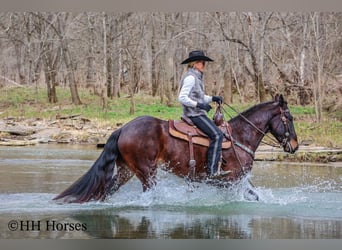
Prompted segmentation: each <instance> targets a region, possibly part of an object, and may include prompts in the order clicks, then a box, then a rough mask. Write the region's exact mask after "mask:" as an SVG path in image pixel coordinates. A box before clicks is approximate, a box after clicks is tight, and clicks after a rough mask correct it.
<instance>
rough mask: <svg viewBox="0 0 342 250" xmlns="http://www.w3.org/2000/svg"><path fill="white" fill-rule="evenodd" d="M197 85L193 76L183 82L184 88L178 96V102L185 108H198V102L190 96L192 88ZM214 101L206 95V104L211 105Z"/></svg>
mask: <svg viewBox="0 0 342 250" xmlns="http://www.w3.org/2000/svg"><path fill="white" fill-rule="evenodd" d="M194 85H195V78H194V77H193V76H191V75H190V76H187V77H186V78H184V80H183V86H182V88H181V90H180V92H179V95H178V101H179V102H180V103H181V104H183V105H184V106H188V107H196V105H197V102H196V101H194V100H192V99H191V98H190V97H189V95H190V91H191V90H192V88H193V87H194ZM211 101H212V97H211V96H208V95H205V96H204V102H206V103H209V102H211Z"/></svg>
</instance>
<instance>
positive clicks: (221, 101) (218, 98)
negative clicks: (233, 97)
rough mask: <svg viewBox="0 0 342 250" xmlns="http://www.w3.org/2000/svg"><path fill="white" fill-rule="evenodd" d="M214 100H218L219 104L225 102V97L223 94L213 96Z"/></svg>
mask: <svg viewBox="0 0 342 250" xmlns="http://www.w3.org/2000/svg"><path fill="white" fill-rule="evenodd" d="M212 99H213V102H217V103H218V104H222V103H223V97H222V96H213V98H212Z"/></svg>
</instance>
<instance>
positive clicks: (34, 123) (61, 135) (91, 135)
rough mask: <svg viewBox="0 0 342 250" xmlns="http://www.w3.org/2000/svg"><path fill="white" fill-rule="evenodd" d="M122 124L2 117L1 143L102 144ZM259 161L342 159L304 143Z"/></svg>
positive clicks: (263, 152) (268, 150)
mask: <svg viewBox="0 0 342 250" xmlns="http://www.w3.org/2000/svg"><path fill="white" fill-rule="evenodd" d="M122 125H123V124H115V125H112V124H109V123H106V122H103V121H98V120H96V119H94V120H90V119H87V118H84V117H83V116H82V115H80V114H74V115H68V116H59V117H56V119H53V120H50V119H38V118H36V119H33V118H31V119H18V118H14V117H12V118H11V117H7V118H5V119H0V146H32V145H37V144H40V143H56V144H90V145H94V147H97V146H98V147H102V146H103V145H104V144H105V142H106V141H107V139H108V138H109V136H110V135H111V133H112V132H113V131H114V130H115V129H117V128H119V127H120V126H122ZM255 160H256V161H263V160H267V161H296V162H324V163H326V162H342V149H341V148H336V147H326V146H317V145H310V141H307V140H306V141H305V142H302V145H300V148H299V150H298V151H297V152H296V154H293V155H290V154H286V153H284V152H283V150H282V149H281V148H278V147H277V148H274V147H270V146H267V145H260V147H259V148H258V150H257V152H256V157H255Z"/></svg>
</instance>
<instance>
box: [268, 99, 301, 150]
mask: <svg viewBox="0 0 342 250" xmlns="http://www.w3.org/2000/svg"><path fill="white" fill-rule="evenodd" d="M274 101H275V105H277V106H278V107H279V112H278V113H277V115H275V116H273V118H272V119H271V121H270V127H269V128H270V132H271V134H272V135H273V136H274V137H275V138H276V139H277V141H278V142H279V143H280V144H281V145H282V147H283V149H284V151H285V152H288V153H291V154H293V153H295V152H296V151H297V149H298V141H297V135H296V131H295V128H294V126H293V117H292V115H291V113H290V110H289V108H288V107H287V102H286V101H285V100H284V97H283V96H282V95H278V94H277V95H276V96H275V99H274Z"/></svg>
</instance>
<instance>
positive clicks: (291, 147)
mask: <svg viewBox="0 0 342 250" xmlns="http://www.w3.org/2000/svg"><path fill="white" fill-rule="evenodd" d="M298 147H299V144H298V141H297V140H294V139H291V140H290V141H287V142H286V143H285V145H284V151H285V152H287V153H290V154H294V153H295V152H296V151H297V150H298Z"/></svg>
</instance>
